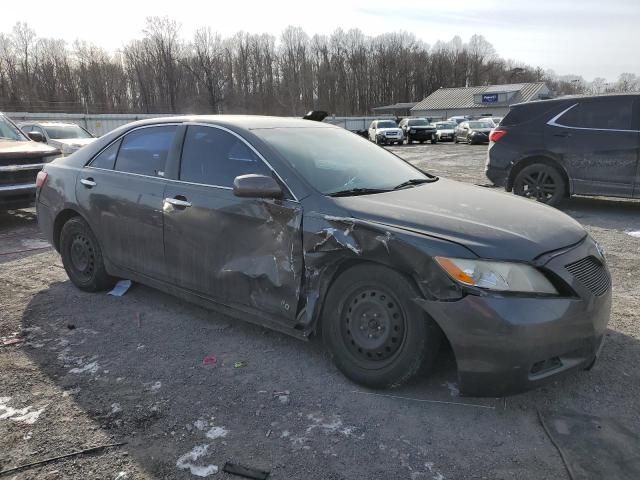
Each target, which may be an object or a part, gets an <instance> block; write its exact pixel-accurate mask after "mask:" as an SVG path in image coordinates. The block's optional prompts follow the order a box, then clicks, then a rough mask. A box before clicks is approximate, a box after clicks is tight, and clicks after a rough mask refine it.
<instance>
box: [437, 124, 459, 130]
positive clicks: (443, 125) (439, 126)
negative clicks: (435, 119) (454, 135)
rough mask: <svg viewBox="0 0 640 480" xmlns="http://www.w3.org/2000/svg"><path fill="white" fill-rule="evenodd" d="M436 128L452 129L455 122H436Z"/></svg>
mask: <svg viewBox="0 0 640 480" xmlns="http://www.w3.org/2000/svg"><path fill="white" fill-rule="evenodd" d="M436 128H437V129H438V130H453V129H455V128H456V124H455V123H450V122H443V123H436Z"/></svg>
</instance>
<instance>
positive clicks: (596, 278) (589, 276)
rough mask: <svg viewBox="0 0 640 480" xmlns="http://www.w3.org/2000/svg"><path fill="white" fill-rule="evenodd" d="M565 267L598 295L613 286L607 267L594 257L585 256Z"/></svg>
mask: <svg viewBox="0 0 640 480" xmlns="http://www.w3.org/2000/svg"><path fill="white" fill-rule="evenodd" d="M565 268H566V269H567V270H568V271H569V273H571V275H573V276H574V277H575V278H576V280H578V281H579V282H580V283H582V284H583V285H584V286H585V287H587V288H588V289H589V291H590V292H591V293H593V294H594V295H596V296H599V295H602V294H604V293H605V292H606V291H607V290H608V289H609V287H610V286H611V279H610V278H609V274H608V273H607V270H606V268H605V267H604V265H603V264H602V263H601V262H600V261H599V260H597V259H596V258H594V257H585V258H583V259H582V260H578V261H577V262H573V263H570V264H568V265H567V266H566V267H565Z"/></svg>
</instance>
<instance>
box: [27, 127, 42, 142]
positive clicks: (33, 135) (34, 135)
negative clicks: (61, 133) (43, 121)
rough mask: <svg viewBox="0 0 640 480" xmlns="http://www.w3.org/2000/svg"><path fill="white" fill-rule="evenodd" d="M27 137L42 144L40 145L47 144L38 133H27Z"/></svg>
mask: <svg viewBox="0 0 640 480" xmlns="http://www.w3.org/2000/svg"><path fill="white" fill-rule="evenodd" d="M27 135H28V136H29V138H30V139H31V140H33V141H34V142H42V143H46V142H47V139H46V138H44V135H42V134H41V133H40V132H36V131H35V130H34V131H33V132H29V133H27Z"/></svg>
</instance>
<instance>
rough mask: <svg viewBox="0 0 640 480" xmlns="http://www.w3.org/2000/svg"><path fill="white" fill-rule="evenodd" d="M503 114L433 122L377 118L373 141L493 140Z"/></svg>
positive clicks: (372, 128)
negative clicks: (397, 121) (493, 131)
mask: <svg viewBox="0 0 640 480" xmlns="http://www.w3.org/2000/svg"><path fill="white" fill-rule="evenodd" d="M500 120H502V118H501V117H486V118H479V119H472V118H469V117H464V116H458V117H451V118H449V119H448V120H446V121H440V122H432V121H430V120H429V119H427V118H416V117H412V118H403V119H402V120H400V122H399V123H396V121H395V120H374V121H373V122H371V125H370V126H369V131H368V137H369V140H371V141H372V142H375V143H376V144H378V145H393V144H396V145H402V144H404V143H407V144H408V145H410V144H412V143H413V142H419V143H424V142H430V143H432V144H433V143H438V142H444V141H452V142H455V143H459V142H465V143H469V144H477V143H489V133H490V132H491V130H492V129H494V128H495V127H497V126H498V124H499V123H500Z"/></svg>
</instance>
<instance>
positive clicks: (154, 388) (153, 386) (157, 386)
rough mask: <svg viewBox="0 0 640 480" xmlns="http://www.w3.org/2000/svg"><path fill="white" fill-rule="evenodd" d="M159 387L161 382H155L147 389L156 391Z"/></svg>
mask: <svg viewBox="0 0 640 480" xmlns="http://www.w3.org/2000/svg"><path fill="white" fill-rule="evenodd" d="M161 387H162V382H155V383H154V384H153V385H151V386H150V387H149V390H151V391H152V392H153V393H156V392H157V391H158V390H160V388H161Z"/></svg>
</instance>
